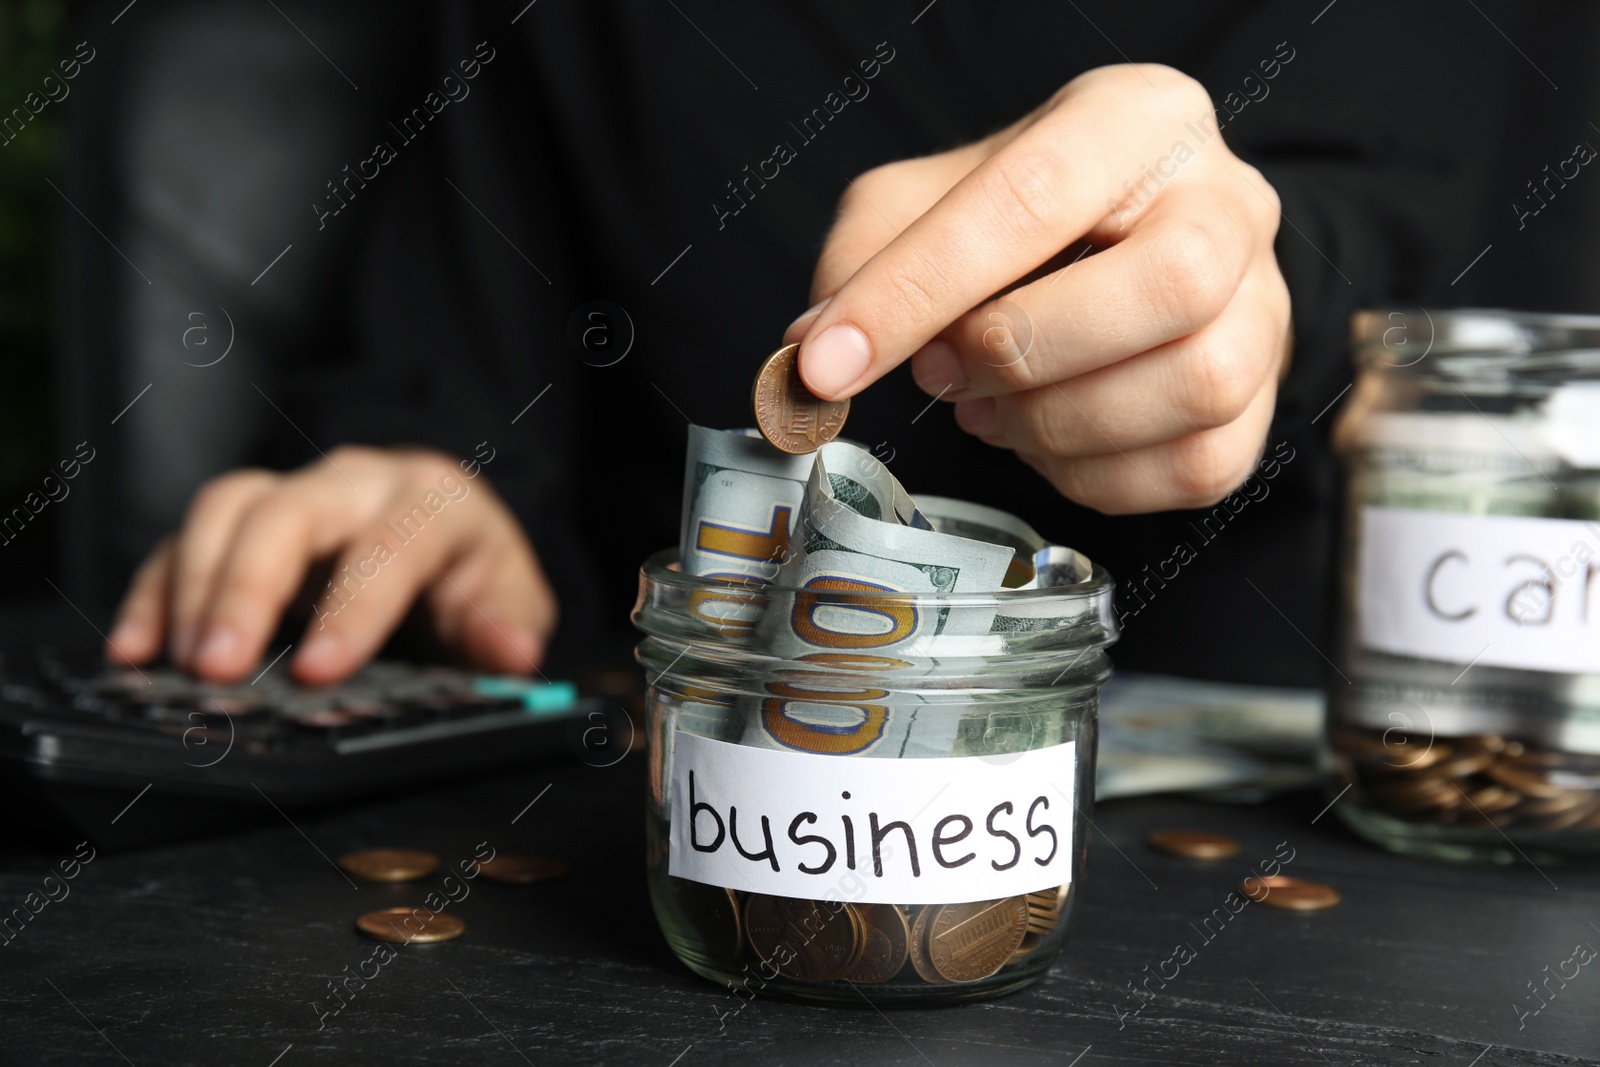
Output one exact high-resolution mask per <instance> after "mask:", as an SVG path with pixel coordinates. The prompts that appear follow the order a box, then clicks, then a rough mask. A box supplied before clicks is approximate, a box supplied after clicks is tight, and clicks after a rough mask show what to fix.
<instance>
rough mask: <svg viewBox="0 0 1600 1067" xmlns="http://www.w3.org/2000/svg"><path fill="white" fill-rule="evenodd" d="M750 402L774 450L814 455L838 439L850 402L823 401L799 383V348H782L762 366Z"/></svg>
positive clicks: (762, 434)
mask: <svg viewBox="0 0 1600 1067" xmlns="http://www.w3.org/2000/svg"><path fill="white" fill-rule="evenodd" d="M750 402H751V404H752V406H753V407H754V408H755V413H756V425H757V426H758V427H760V429H761V436H763V437H765V438H766V439H767V440H768V441H770V442H771V443H772V445H773V446H774V447H776V448H779V449H781V450H782V451H784V452H788V453H791V454H798V453H803V452H815V451H816V450H817V449H819V448H821V447H822V446H823V445H825V444H827V443H828V442H829V441H832V440H833V439H834V438H835V437H838V436H839V431H840V430H842V429H844V420H845V418H846V417H848V416H849V414H850V401H849V399H848V398H846V399H844V400H823V399H822V398H821V397H819V396H817V395H816V394H815V393H813V392H812V391H811V390H809V389H807V388H806V385H805V383H804V382H802V381H801V380H800V346H799V345H784V346H783V347H782V348H780V349H778V350H777V351H776V352H774V353H772V355H770V356H768V357H767V361H766V362H765V363H763V364H761V369H760V370H759V371H757V372H756V384H755V388H754V390H752V392H751V397H750Z"/></svg>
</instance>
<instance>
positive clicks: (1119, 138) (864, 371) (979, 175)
mask: <svg viewBox="0 0 1600 1067" xmlns="http://www.w3.org/2000/svg"><path fill="white" fill-rule="evenodd" d="M1108 80H1109V81H1110V82H1111V84H1107V82H1108ZM1108 99H1114V100H1116V101H1118V102H1119V103H1121V104H1122V106H1120V107H1107V106H1105V105H1106V102H1107V100H1108ZM1209 106H1210V101H1209V98H1208V97H1206V94H1205V91H1204V90H1203V89H1201V88H1200V87H1199V85H1198V84H1197V83H1195V82H1194V81H1193V80H1192V79H1189V78H1188V77H1186V76H1184V75H1181V74H1178V73H1177V72H1176V71H1172V70H1169V69H1166V68H1157V67H1146V68H1139V67H1135V68H1127V69H1119V70H1117V71H1115V72H1109V71H1105V70H1102V71H1092V72H1090V74H1088V75H1084V76H1083V77H1080V78H1078V79H1076V80H1074V81H1073V82H1072V83H1071V84H1069V85H1068V87H1067V88H1066V89H1065V90H1063V91H1062V94H1061V96H1060V98H1059V101H1058V103H1057V105H1056V106H1055V107H1054V108H1053V109H1051V110H1050V111H1049V113H1047V114H1045V115H1043V116H1041V117H1040V119H1039V120H1038V121H1037V122H1034V123H1033V124H1032V125H1030V126H1028V127H1027V128H1025V129H1024V130H1022V131H1021V132H1020V133H1019V134H1018V135H1017V136H1016V137H1015V138H1014V139H1013V140H1011V141H1009V142H1008V143H1006V144H1004V145H1001V146H1000V147H999V148H998V149H997V150H996V151H995V152H994V154H992V155H991V156H989V158H988V159H986V160H985V161H984V162H983V163H981V164H979V165H978V166H977V167H976V168H974V169H973V170H972V172H971V173H969V174H968V175H967V176H966V177H965V178H963V179H962V180H961V181H959V182H957V183H956V185H955V186H954V187H953V188H952V189H951V190H950V191H949V192H948V193H946V194H945V195H944V196H943V197H942V198H941V199H940V200H939V201H938V202H937V203H935V204H934V205H933V207H932V208H930V209H929V210H928V212H927V213H926V214H924V215H923V216H922V217H920V218H918V219H917V220H916V221H915V222H913V223H912V224H911V225H910V226H908V227H907V228H906V229H905V231H904V232H902V233H901V234H900V235H899V236H898V237H896V238H895V239H894V240H893V241H891V242H889V244H888V245H886V246H885V247H884V248H883V249H882V250H880V251H879V252H878V253H877V254H876V255H874V256H873V257H872V258H871V259H869V260H868V261H867V262H866V263H865V264H864V265H863V266H862V267H861V268H860V269H859V270H858V271H856V273H855V274H854V275H852V276H851V277H850V279H849V280H848V281H846V282H845V283H844V285H843V286H842V287H841V288H840V289H839V291H838V292H837V293H836V294H834V295H833V298H832V299H831V300H830V301H829V302H828V305H827V307H825V308H824V309H823V310H822V312H821V314H819V315H818V316H817V318H816V321H815V322H813V323H812V325H811V328H810V329H809V330H808V331H807V333H806V337H805V340H804V341H802V342H801V345H800V375H801V377H802V378H803V379H804V380H805V383H806V385H807V387H808V388H810V389H811V391H812V392H814V393H816V394H818V395H819V396H823V397H826V398H829V399H842V398H843V397H847V396H854V395H855V394H856V393H858V392H860V391H861V390H862V389H864V388H866V386H868V385H870V384H871V383H872V382H874V381H876V380H877V379H879V378H881V377H882V376H883V375H884V374H886V373H888V372H889V371H890V370H891V369H893V368H894V367H896V366H898V365H899V364H900V363H901V362H903V361H904V360H905V359H906V358H907V357H909V356H910V355H911V354H912V353H913V352H915V351H917V350H918V349H919V348H921V347H922V346H923V345H924V344H926V343H927V342H928V341H929V340H931V339H932V338H933V337H934V336H935V335H937V334H938V333H939V332H940V331H941V330H943V329H944V328H945V327H947V326H949V325H950V324H951V323H952V322H954V321H955V320H956V319H957V318H958V317H960V316H961V315H963V314H964V313H966V312H967V311H969V310H971V309H972V308H974V307H976V306H977V305H978V304H980V303H982V302H983V301H984V300H985V299H987V298H989V297H990V296H993V295H994V294H995V293H997V292H1000V291H1001V290H1003V289H1005V288H1006V287H1007V286H1009V285H1010V284H1012V283H1013V282H1015V281H1016V280H1017V279H1019V278H1021V277H1023V276H1024V275H1026V274H1028V273H1029V272H1030V271H1033V270H1035V269H1036V268H1038V267H1039V266H1041V265H1042V264H1044V263H1045V262H1047V261H1048V260H1049V259H1050V258H1051V257H1052V256H1054V255H1055V254H1056V253H1057V252H1059V251H1061V249H1062V248H1064V247H1066V245H1067V244H1069V243H1070V242H1071V241H1073V240H1075V239H1077V238H1078V237H1080V236H1082V235H1083V234H1085V233H1087V232H1088V231H1089V230H1090V229H1091V228H1093V227H1094V225H1095V224H1096V223H1097V222H1099V221H1100V220H1101V219H1102V218H1104V217H1105V216H1106V215H1107V213H1108V205H1109V207H1110V208H1114V207H1115V206H1116V199H1117V197H1119V196H1121V195H1123V194H1124V192H1125V191H1124V190H1123V188H1122V183H1123V182H1124V181H1125V180H1126V179H1127V178H1128V177H1130V176H1134V177H1137V176H1138V175H1139V173H1140V172H1141V170H1142V164H1141V165H1139V166H1138V167H1136V163H1137V161H1139V160H1149V159H1153V158H1156V156H1158V155H1159V154H1160V153H1161V152H1162V151H1164V150H1166V149H1167V148H1169V147H1170V146H1171V143H1172V138H1173V136H1174V130H1175V129H1176V130H1181V129H1182V122H1181V119H1179V118H1178V116H1181V115H1184V114H1185V113H1186V112H1187V111H1194V113H1195V115H1200V114H1204V115H1206V116H1209V115H1210V111H1209ZM1202 108H1203V109H1204V110H1203V111H1202V110H1200V109H1202ZM1152 113H1154V114H1156V115H1158V116H1161V117H1160V118H1158V119H1157V120H1155V121H1152V120H1151V115H1152ZM1191 117H1192V116H1191Z"/></svg>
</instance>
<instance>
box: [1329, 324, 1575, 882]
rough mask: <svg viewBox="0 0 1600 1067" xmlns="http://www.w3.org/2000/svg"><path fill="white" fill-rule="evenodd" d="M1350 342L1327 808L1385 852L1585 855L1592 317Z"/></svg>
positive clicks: (1441, 328) (1520, 858) (1368, 327)
mask: <svg viewBox="0 0 1600 1067" xmlns="http://www.w3.org/2000/svg"><path fill="white" fill-rule="evenodd" d="M1353 335H1354V343H1355V352H1356V360H1357V376H1356V382H1355V386H1354V388H1353V390H1352V393H1351V397H1350V399H1349V400H1348V402H1347V403H1346V405H1345V408H1344V410H1343V412H1342V413H1341V416H1340V418H1339V421H1338V423H1337V425H1336V428H1335V432H1334V440H1335V444H1336V447H1337V448H1338V449H1339V451H1340V452H1341V454H1342V455H1343V457H1344V459H1345V461H1346V464H1347V477H1348V483H1347V501H1348V511H1347V515H1346V529H1345V545H1346V548H1345V554H1344V569H1343V579H1344V593H1343V604H1344V612H1343V636H1342V639H1341V650H1342V651H1341V656H1340V671H1339V676H1337V677H1335V678H1334V679H1333V681H1332V682H1331V691H1330V700H1329V717H1328V737H1329V741H1330V744H1331V747H1332V751H1333V755H1334V760H1335V764H1336V766H1337V768H1338V772H1339V775H1340V780H1339V782H1338V784H1337V785H1336V786H1335V789H1336V791H1337V792H1338V794H1339V795H1340V799H1339V801H1338V803H1337V804H1335V806H1334V807H1335V810H1336V811H1338V812H1339V814H1340V815H1341V816H1342V817H1343V818H1344V820H1345V821H1346V822H1347V823H1348V824H1349V825H1350V826H1351V827H1353V828H1354V829H1355V830H1356V831H1357V832H1358V833H1360V834H1362V835H1363V836H1365V837H1367V838H1369V839H1371V840H1373V841H1376V842H1378V843H1379V844H1382V845H1384V846H1386V847H1388V848H1390V849H1394V850H1396V851H1401V852H1410V853H1419V854H1425V855H1430V856H1434V857H1438V858H1444V859H1456V860H1488V861H1493V862H1500V863H1521V862H1529V861H1532V862H1536V863H1543V862H1553V861H1557V860H1561V859H1567V858H1572V857H1575V856H1592V855H1595V854H1600V588H1597V587H1600V318H1594V317H1587V316H1565V315H1534V314H1518V313H1511V312H1501V311H1472V310H1463V311H1445V312H1441V311H1429V310H1422V309H1416V310H1413V311H1372V312H1363V313H1360V314H1358V315H1357V316H1356V317H1355V319H1354V321H1353ZM1346 792H1347V793H1348V795H1343V794H1345V793H1346Z"/></svg>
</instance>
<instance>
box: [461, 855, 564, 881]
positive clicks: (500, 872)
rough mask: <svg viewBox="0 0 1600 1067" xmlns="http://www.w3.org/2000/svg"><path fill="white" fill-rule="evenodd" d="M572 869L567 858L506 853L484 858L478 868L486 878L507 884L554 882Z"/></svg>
mask: <svg viewBox="0 0 1600 1067" xmlns="http://www.w3.org/2000/svg"><path fill="white" fill-rule="evenodd" d="M571 869H572V868H571V867H570V866H568V864H567V861H566V860H553V859H550V858H549V857H546V856H513V855H508V854H505V853H502V854H500V855H497V856H495V857H494V858H493V859H487V860H482V861H481V862H479V864H478V870H479V871H481V872H482V873H483V876H484V877H485V878H487V879H489V881H491V882H502V883H504V884H505V885H527V884H529V883H530V882H553V881H555V880H556V879H557V878H565V877H566V876H567V872H568V871H570V870H571Z"/></svg>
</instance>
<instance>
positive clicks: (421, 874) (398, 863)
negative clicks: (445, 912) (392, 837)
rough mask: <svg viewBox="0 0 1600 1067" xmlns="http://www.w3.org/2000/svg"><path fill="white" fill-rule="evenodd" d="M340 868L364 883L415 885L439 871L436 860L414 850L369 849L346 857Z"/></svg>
mask: <svg viewBox="0 0 1600 1067" xmlns="http://www.w3.org/2000/svg"><path fill="white" fill-rule="evenodd" d="M339 866H340V867H343V868H344V869H345V871H346V872H348V873H349V874H352V875H354V876H355V877H357V878H359V879H361V880H362V881H363V882H415V881H416V880H417V879H418V878H426V877H428V875H430V874H432V873H433V872H434V871H436V870H438V869H439V857H438V856H435V855H434V854H433V853H431V852H422V851H419V850H417V849H414V848H369V849H364V850H362V851H360V852H347V853H345V854H344V855H343V856H340V857H339Z"/></svg>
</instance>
